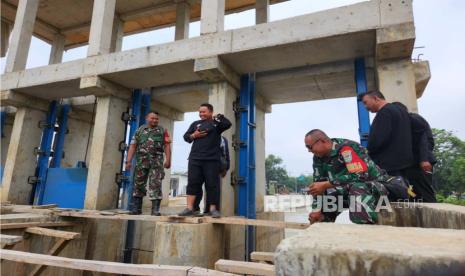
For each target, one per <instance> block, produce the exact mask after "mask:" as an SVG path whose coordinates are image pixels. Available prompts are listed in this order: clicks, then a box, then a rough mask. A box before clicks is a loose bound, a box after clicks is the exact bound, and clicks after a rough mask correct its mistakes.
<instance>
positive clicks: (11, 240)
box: [0, 234, 23, 248]
mask: <svg viewBox="0 0 465 276" xmlns="http://www.w3.org/2000/svg"><path fill="white" fill-rule="evenodd" d="M22 240H23V237H22V236H12V235H5V234H0V243H1V245H2V248H3V247H4V246H7V245H15V244H17V243H18V242H21V241H22Z"/></svg>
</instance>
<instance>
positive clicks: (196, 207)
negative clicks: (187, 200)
mask: <svg viewBox="0 0 465 276" xmlns="http://www.w3.org/2000/svg"><path fill="white" fill-rule="evenodd" d="M202 197H203V191H202V192H201V193H200V194H198V195H196V196H195V202H194V211H200V202H201V201H202ZM218 198H221V180H220V187H219V189H218ZM210 205H211V203H210V202H208V199H207V200H206V201H205V205H204V209H203V210H204V211H203V212H204V213H208V212H210ZM220 206H221V200H218V204H217V205H216V210H218V211H220Z"/></svg>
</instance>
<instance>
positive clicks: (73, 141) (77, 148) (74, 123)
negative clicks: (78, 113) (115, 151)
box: [61, 118, 93, 168]
mask: <svg viewBox="0 0 465 276" xmlns="http://www.w3.org/2000/svg"><path fill="white" fill-rule="evenodd" d="M68 129H69V133H68V134H66V136H65V144H64V146H63V151H64V152H65V158H63V159H62V160H61V166H62V167H64V168H71V167H74V166H76V163H77V162H78V161H84V158H85V156H86V149H87V163H86V165H89V157H90V150H91V149H90V146H91V145H92V135H90V134H92V129H93V126H92V125H91V123H90V122H86V121H81V120H77V119H73V118H68ZM89 135H90V136H91V137H90V140H89Z"/></svg>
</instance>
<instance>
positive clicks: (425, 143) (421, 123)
mask: <svg viewBox="0 0 465 276" xmlns="http://www.w3.org/2000/svg"><path fill="white" fill-rule="evenodd" d="M392 104H394V105H397V106H399V107H400V108H402V109H404V110H405V111H407V112H408V109H407V107H406V106H405V105H404V104H402V103H400V102H394V103H392ZM409 116H410V123H411V125H412V150H413V157H414V159H415V164H417V165H418V166H419V167H420V169H421V170H422V172H423V173H422V174H420V173H419V172H417V173H416V178H415V182H420V183H424V185H422V186H421V187H419V188H421V189H422V191H421V192H420V194H422V195H423V200H424V201H427V202H436V195H435V194H436V193H435V191H434V189H433V166H434V164H436V163H437V160H436V157H435V156H434V153H433V150H434V137H433V131H432V130H431V127H430V125H429V124H428V122H427V121H426V119H425V118H423V117H422V116H421V115H419V114H416V113H409ZM425 195H426V196H425Z"/></svg>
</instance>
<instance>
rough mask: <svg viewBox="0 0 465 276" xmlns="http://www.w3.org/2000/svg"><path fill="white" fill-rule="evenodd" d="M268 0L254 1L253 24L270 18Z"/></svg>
mask: <svg viewBox="0 0 465 276" xmlns="http://www.w3.org/2000/svg"><path fill="white" fill-rule="evenodd" d="M269 18H270V0H257V1H256V2H255V24H261V23H267V22H268V21H269V20H270V19H269Z"/></svg>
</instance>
